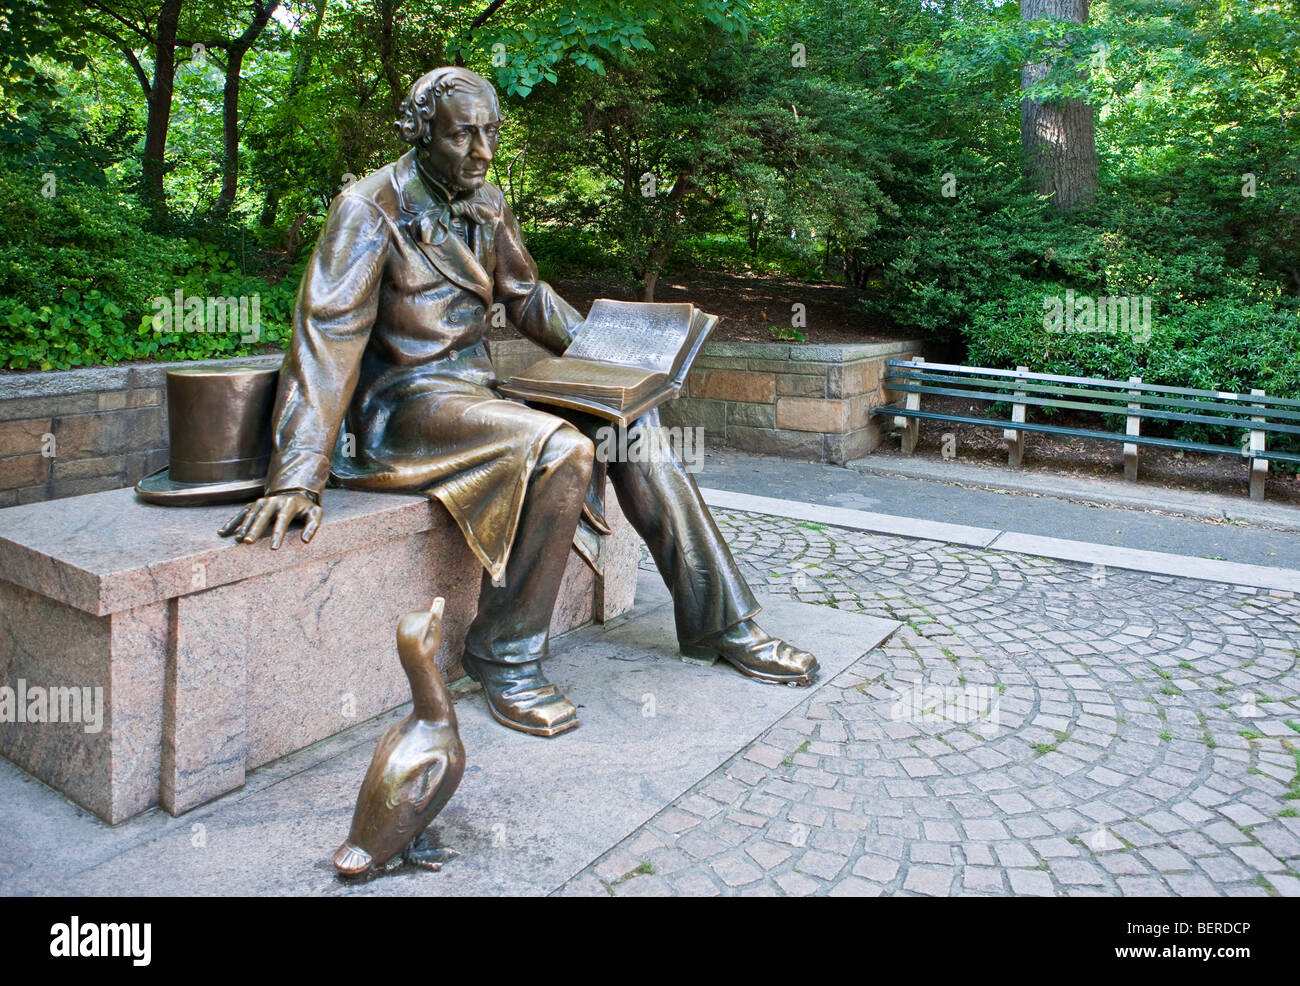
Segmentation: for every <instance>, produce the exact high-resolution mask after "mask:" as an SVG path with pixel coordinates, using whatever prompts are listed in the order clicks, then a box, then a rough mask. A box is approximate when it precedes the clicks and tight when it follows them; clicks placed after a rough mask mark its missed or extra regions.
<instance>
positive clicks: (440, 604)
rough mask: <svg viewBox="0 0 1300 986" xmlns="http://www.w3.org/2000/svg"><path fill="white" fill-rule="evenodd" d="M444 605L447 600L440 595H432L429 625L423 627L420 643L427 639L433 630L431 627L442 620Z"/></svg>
mask: <svg viewBox="0 0 1300 986" xmlns="http://www.w3.org/2000/svg"><path fill="white" fill-rule="evenodd" d="M446 605H447V600H445V599H443V598H442V596H435V597H434V600H433V605H432V606H430V607H429V625H428V626H427V627H425V629H424V635H423V636H422V637H421V638H420V644H421V645H423V644H424V643H426V642H427V641H428V639H429V634H430V633H431V632H432V631H433V628H434V627H436V626H438V625H439V624H440V623H441V622H442V611H443V608H444V607H445V606H446Z"/></svg>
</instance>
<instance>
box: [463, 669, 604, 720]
mask: <svg viewBox="0 0 1300 986" xmlns="http://www.w3.org/2000/svg"><path fill="white" fill-rule="evenodd" d="M461 661H462V663H463V664H464V666H465V673H466V674H467V675H469V676H470V677H471V678H473V679H474V680H475V681H477V682H478V683H479V684H480V685H482V686H483V694H484V695H485V696H486V697H487V704H488V711H489V712H490V713H492V718H493V719H495V720H496V721H497V722H499V723H501V725H503V726H509V727H510V728H511V729H517V730H519V731H520V732H521V733H528V734H529V735H530V736H558V735H559V734H560V733H565V732H568V731H569V730H570V729H576V728H577V726H578V710H577V709H576V708H574V707H573V703H572V702H570V701H569V700H568V699H567V698H565V697H564V695H562V694H561V693H560V690H559V689H558V688H556V687H555V686H554V685H552V684H551V683H550V682H549V681H547V680H546V677H545V675H543V674H542V668H541V665H540V664H538V662H536V661H529V662H527V663H525V664H493V663H491V662H489V661H482V660H479V659H478V658H477V657H474V656H473V655H472V654H466V655H465V656H464V657H463V658H462V659H461Z"/></svg>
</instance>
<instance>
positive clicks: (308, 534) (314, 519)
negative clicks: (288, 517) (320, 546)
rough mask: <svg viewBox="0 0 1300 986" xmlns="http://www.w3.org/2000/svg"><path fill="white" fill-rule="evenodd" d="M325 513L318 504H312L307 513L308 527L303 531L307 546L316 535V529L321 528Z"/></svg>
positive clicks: (303, 538)
mask: <svg viewBox="0 0 1300 986" xmlns="http://www.w3.org/2000/svg"><path fill="white" fill-rule="evenodd" d="M324 513H325V512H324V511H323V510H321V508H320V506H319V505H318V504H312V506H311V507H310V509H308V511H307V526H306V527H304V528H303V529H302V540H303V543H304V544H305V543H306V542H308V541H310V540H311V539H312V538H313V537H315V535H316V529H317V528H319V527H320V522H321V520H322V519H323V517H324Z"/></svg>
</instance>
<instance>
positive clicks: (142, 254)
mask: <svg viewBox="0 0 1300 986" xmlns="http://www.w3.org/2000/svg"><path fill="white" fill-rule="evenodd" d="M0 214H2V215H4V216H5V221H6V225H7V226H8V228H9V230H10V235H9V236H8V237H6V239H5V240H4V241H3V242H0V367H4V368H7V369H17V370H21V369H42V370H48V369H69V368H71V367H76V366H93V365H97V364H105V363H106V364H114V363H119V362H122V361H127V360H138V359H165V360H171V359H205V358H210V357H219V356H237V355H244V354H247V353H253V352H263V351H265V350H266V349H267V348H269V347H276V346H283V345H284V343H285V341H286V340H287V338H288V334H289V327H290V321H291V318H292V306H293V294H294V283H293V282H292V281H284V282H281V283H280V284H276V285H272V284H269V283H268V282H267V281H266V280H264V279H262V278H259V277H254V276H249V275H245V274H242V273H240V272H239V270H238V268H237V266H236V264H235V262H234V259H233V258H232V257H231V256H229V255H228V254H227V253H225V252H224V251H222V250H220V249H219V248H214V247H211V246H206V245H204V244H201V243H199V242H198V241H197V240H190V241H185V240H180V239H176V238H172V237H165V236H160V235H158V234H154V233H146V232H141V228H142V226H143V225H144V222H145V215H144V212H143V210H142V207H141V206H140V205H139V204H138V203H136V201H135V200H134V199H133V198H131V197H129V196H128V195H127V194H126V193H125V192H124V191H123V190H122V189H120V188H112V187H98V186H93V185H92V186H84V187H78V186H75V185H69V184H67V183H65V184H64V185H63V186H62V187H61V189H60V191H59V192H58V194H56V195H55V196H54V197H52V198H48V199H47V198H44V197H43V196H41V194H40V189H39V185H38V184H37V182H35V181H33V180H31V179H30V178H27V177H22V176H18V175H15V174H13V173H12V172H10V171H8V170H7V169H0ZM178 289H179V290H180V291H181V292H182V296H183V297H184V296H189V297H201V298H207V297H238V296H240V295H242V296H244V297H247V298H251V297H252V296H253V295H257V296H258V299H259V308H260V316H261V329H260V333H259V336H260V338H259V339H258V340H257V341H256V342H251V343H250V342H245V341H242V340H241V337H240V335H239V334H238V333H233V332H223V333H210V332H196V333H190V332H184V331H180V332H170V333H156V332H154V331H153V326H152V324H151V322H152V316H153V314H154V311H155V308H154V306H153V303H152V302H153V299H154V298H155V297H162V298H166V299H171V298H173V297H174V294H175V292H176V290H178Z"/></svg>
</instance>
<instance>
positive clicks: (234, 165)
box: [213, 47, 244, 216]
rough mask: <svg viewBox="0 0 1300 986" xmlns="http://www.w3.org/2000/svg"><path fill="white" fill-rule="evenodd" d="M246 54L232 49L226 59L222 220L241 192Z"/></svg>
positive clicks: (218, 208) (219, 208) (219, 201)
mask: <svg viewBox="0 0 1300 986" xmlns="http://www.w3.org/2000/svg"><path fill="white" fill-rule="evenodd" d="M243 64H244V52H243V51H242V50H240V49H238V48H233V47H232V48H231V50H230V54H229V55H228V56H227V58H226V85H225V88H224V89H223V91H222V96H221V143H222V152H221V194H220V195H218V196H217V204H216V205H215V206H213V211H214V212H216V213H217V215H219V216H224V215H226V214H227V213H228V212H230V207H231V206H233V205H234V204H235V195H236V194H237V193H238V191H239V73H240V70H241V69H242V68H243Z"/></svg>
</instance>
